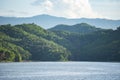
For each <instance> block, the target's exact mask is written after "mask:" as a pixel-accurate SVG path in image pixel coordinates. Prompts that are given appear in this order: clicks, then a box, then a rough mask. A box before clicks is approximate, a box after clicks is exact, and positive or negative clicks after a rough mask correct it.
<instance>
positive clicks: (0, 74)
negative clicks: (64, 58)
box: [0, 62, 120, 80]
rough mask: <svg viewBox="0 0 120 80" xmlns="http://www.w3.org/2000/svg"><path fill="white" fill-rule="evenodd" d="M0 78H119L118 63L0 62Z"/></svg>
mask: <svg viewBox="0 0 120 80" xmlns="http://www.w3.org/2000/svg"><path fill="white" fill-rule="evenodd" d="M0 80H120V63H107V62H22V63H0Z"/></svg>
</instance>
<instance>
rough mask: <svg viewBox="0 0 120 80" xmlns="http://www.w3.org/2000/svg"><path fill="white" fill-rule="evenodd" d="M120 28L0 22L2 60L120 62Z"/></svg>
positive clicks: (82, 24)
mask: <svg viewBox="0 0 120 80" xmlns="http://www.w3.org/2000/svg"><path fill="white" fill-rule="evenodd" d="M119 34H120V27H118V28H117V29H116V30H112V29H100V28H96V27H95V26H91V25H89V24H86V23H81V24H76V25H72V26H70V25H57V26H55V27H54V28H51V29H49V30H45V29H43V28H42V27H40V26H38V25H36V24H34V23H32V24H19V25H10V24H7V25H0V61H120V37H119Z"/></svg>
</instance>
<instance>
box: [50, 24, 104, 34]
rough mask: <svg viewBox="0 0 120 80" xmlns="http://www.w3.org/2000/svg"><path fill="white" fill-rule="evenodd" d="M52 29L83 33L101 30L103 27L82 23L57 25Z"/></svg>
mask: <svg viewBox="0 0 120 80" xmlns="http://www.w3.org/2000/svg"><path fill="white" fill-rule="evenodd" d="M49 30H51V31H67V32H73V33H81V34H88V33H92V32H95V31H100V30H102V29H100V28H96V27H95V26H91V25H89V24H86V23H80V24H75V25H62V24H61V25H57V26H55V27H53V28H51V29H49Z"/></svg>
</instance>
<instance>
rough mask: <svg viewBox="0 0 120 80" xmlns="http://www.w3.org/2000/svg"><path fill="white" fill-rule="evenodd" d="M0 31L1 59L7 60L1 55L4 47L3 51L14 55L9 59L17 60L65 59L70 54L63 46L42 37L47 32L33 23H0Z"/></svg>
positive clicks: (45, 35)
mask: <svg viewBox="0 0 120 80" xmlns="http://www.w3.org/2000/svg"><path fill="white" fill-rule="evenodd" d="M0 32H1V34H0V36H1V39H0V40H1V41H0V44H1V46H0V48H2V49H1V56H0V59H1V61H7V60H6V59H3V57H4V56H2V54H4V53H3V51H4V48H5V51H6V49H7V50H9V51H10V52H11V55H12V54H14V55H16V56H12V57H13V58H12V60H11V61H18V60H19V58H20V60H19V61H21V60H32V61H66V60H67V59H68V58H67V57H68V56H69V55H70V52H69V51H68V50H67V49H66V48H64V47H63V46H60V45H59V44H56V43H54V42H53V41H50V40H47V39H45V38H43V37H47V35H49V34H48V33H49V32H47V31H46V30H44V29H42V28H41V27H40V26H37V25H35V24H22V25H15V26H11V25H1V26H0ZM3 34H4V35H3ZM40 35H41V36H40ZM6 44H7V45H6ZM17 55H19V56H17ZM8 61H10V60H8Z"/></svg>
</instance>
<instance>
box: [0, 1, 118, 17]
mask: <svg viewBox="0 0 120 80" xmlns="http://www.w3.org/2000/svg"><path fill="white" fill-rule="evenodd" d="M40 14H49V15H54V16H60V17H67V18H83V17H85V18H108V19H120V0H0V16H12V17H29V16H35V15H40Z"/></svg>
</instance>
